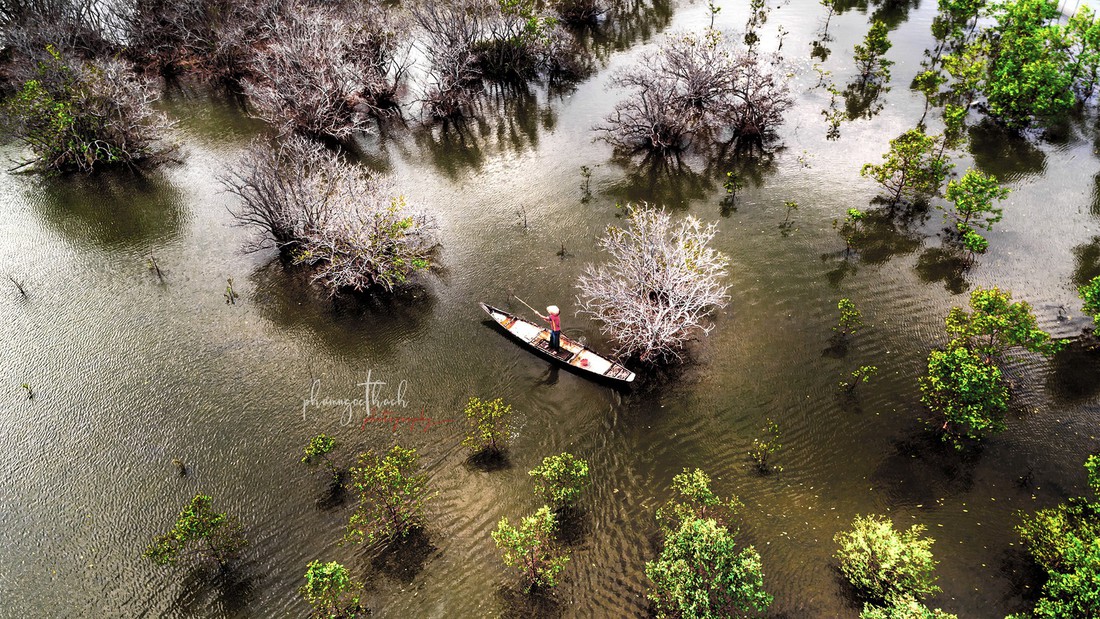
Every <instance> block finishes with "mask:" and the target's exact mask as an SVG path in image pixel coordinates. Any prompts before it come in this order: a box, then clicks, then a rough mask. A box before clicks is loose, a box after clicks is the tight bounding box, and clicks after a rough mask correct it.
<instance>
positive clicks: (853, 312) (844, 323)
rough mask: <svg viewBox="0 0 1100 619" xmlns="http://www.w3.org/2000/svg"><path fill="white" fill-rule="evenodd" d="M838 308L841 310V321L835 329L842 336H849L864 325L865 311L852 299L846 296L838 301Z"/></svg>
mask: <svg viewBox="0 0 1100 619" xmlns="http://www.w3.org/2000/svg"><path fill="white" fill-rule="evenodd" d="M836 308H837V310H839V311H840V321H839V322H837V325H836V326H835V327H833V331H836V332H837V333H838V334H840V335H841V336H848V335H854V334H855V333H856V332H857V331H859V330H860V328H862V327H863V312H860V311H859V308H857V307H856V304H855V303H854V302H852V300H851V299H848V298H844V299H841V300H839V301H837V303H836Z"/></svg>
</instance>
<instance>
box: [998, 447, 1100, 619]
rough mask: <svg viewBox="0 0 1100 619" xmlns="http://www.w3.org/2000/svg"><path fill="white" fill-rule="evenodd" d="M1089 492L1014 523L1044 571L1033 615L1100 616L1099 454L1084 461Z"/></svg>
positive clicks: (1059, 617) (1029, 550) (1052, 617)
mask: <svg viewBox="0 0 1100 619" xmlns="http://www.w3.org/2000/svg"><path fill="white" fill-rule="evenodd" d="M1085 469H1086V470H1087V471H1088V481H1089V486H1090V487H1091V489H1092V496H1091V497H1072V498H1070V499H1069V500H1068V501H1067V502H1066V503H1063V504H1062V505H1058V506H1057V507H1053V508H1047V509H1041V510H1039V511H1038V512H1036V513H1035V514H1034V515H1031V516H1028V515H1021V522H1020V524H1019V525H1018V526H1017V527H1016V530H1017V531H1019V533H1020V537H1021V538H1022V539H1023V541H1024V547H1025V548H1027V551H1028V553H1029V554H1030V555H1031V557H1032V558H1033V559H1034V560H1035V562H1036V563H1038V564H1039V565H1040V566H1041V567H1043V568H1044V569H1045V570H1046V571H1047V581H1046V583H1044V585H1043V589H1042V595H1041V597H1040V598H1039V601H1038V603H1037V604H1036V605H1035V609H1034V613H1033V616H1034V617H1042V618H1050V619H1061V618H1062V617H1097V616H1100V456H1097V455H1093V456H1089V458H1088V460H1086V461H1085Z"/></svg>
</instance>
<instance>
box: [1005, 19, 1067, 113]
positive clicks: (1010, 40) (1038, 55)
mask: <svg viewBox="0 0 1100 619" xmlns="http://www.w3.org/2000/svg"><path fill="white" fill-rule="evenodd" d="M1060 16H1061V12H1060V10H1059V8H1058V3H1057V2H1055V1H1054V0H1013V1H1009V2H1005V3H1003V4H1000V5H999V7H998V9H997V11H996V12H995V17H996V20H997V23H996V25H995V26H994V27H993V28H992V33H991V34H992V37H993V46H992V49H991V50H990V52H991V54H990V62H989V70H988V75H987V76H986V82H985V94H986V97H987V100H988V105H989V111H990V113H991V114H993V115H994V116H996V117H998V118H1001V119H1003V120H1005V121H1006V122H1008V123H1009V124H1014V125H1025V124H1027V123H1028V122H1030V121H1031V119H1033V118H1038V119H1050V118H1055V117H1057V116H1059V115H1061V114H1063V113H1065V112H1066V111H1067V110H1068V109H1069V108H1070V106H1072V105H1073V103H1074V101H1075V97H1074V93H1073V89H1072V86H1073V81H1074V80H1073V75H1072V74H1071V73H1070V71H1069V70H1068V69H1069V66H1068V62H1069V58H1068V56H1067V54H1066V51H1065V49H1064V45H1065V42H1064V40H1063V37H1064V35H1065V32H1064V30H1063V28H1062V27H1061V26H1058V25H1056V24H1054V23H1053V22H1054V21H1055V20H1056V19H1057V18H1059V17H1060Z"/></svg>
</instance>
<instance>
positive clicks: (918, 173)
mask: <svg viewBox="0 0 1100 619" xmlns="http://www.w3.org/2000/svg"><path fill="white" fill-rule="evenodd" d="M942 141H943V136H929V135H925V133H924V131H922V130H921V129H919V128H918V129H910V130H908V131H906V132H905V133H903V134H901V135H900V136H898V137H896V138H894V139H893V140H890V150H889V152H887V153H886V154H884V155H883V156H882V159H883V162H882V163H881V164H873V163H868V164H865V165H864V166H863V168H862V169H861V170H860V175H861V176H867V177H870V178H872V179H874V180H875V181H876V182H877V183H879V184H880V185H882V186H883V188H885V189H886V190H887V192H888V193H889V194H890V201H891V203H892V204H897V203H898V202H899V201H901V199H902V197H908V198H910V199H913V200H916V199H921V198H926V197H929V196H934V195H938V194H939V192H940V187H941V186H942V185H943V181H944V179H946V178H947V173H948V172H949V171H950V170H951V164H950V163H949V162H948V160H947V158H946V157H944V155H943V154H942V148H941V146H942Z"/></svg>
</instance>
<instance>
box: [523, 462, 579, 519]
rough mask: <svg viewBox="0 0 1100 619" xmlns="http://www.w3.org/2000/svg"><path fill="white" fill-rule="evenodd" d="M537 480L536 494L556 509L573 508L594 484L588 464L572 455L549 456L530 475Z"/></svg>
mask: <svg viewBox="0 0 1100 619" xmlns="http://www.w3.org/2000/svg"><path fill="white" fill-rule="evenodd" d="M528 474H529V475H530V476H531V477H534V478H535V494H537V495H539V496H540V497H542V498H543V499H544V500H546V501H549V502H550V504H551V505H553V506H554V508H555V509H563V508H568V507H573V506H574V505H576V503H577V501H578V500H579V499H580V498H581V496H582V495H583V494H584V491H585V490H586V489H587V488H588V486H589V485H591V484H592V480H591V479H590V478H589V475H588V462H586V461H584V460H582V459H580V458H578V457H576V456H574V455H573V454H571V453H562V454H561V455H557V456H547V457H546V458H544V459H543V461H542V464H540V465H539V466H537V467H535V469H534V470H532V471H530V472H529V473H528Z"/></svg>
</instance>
